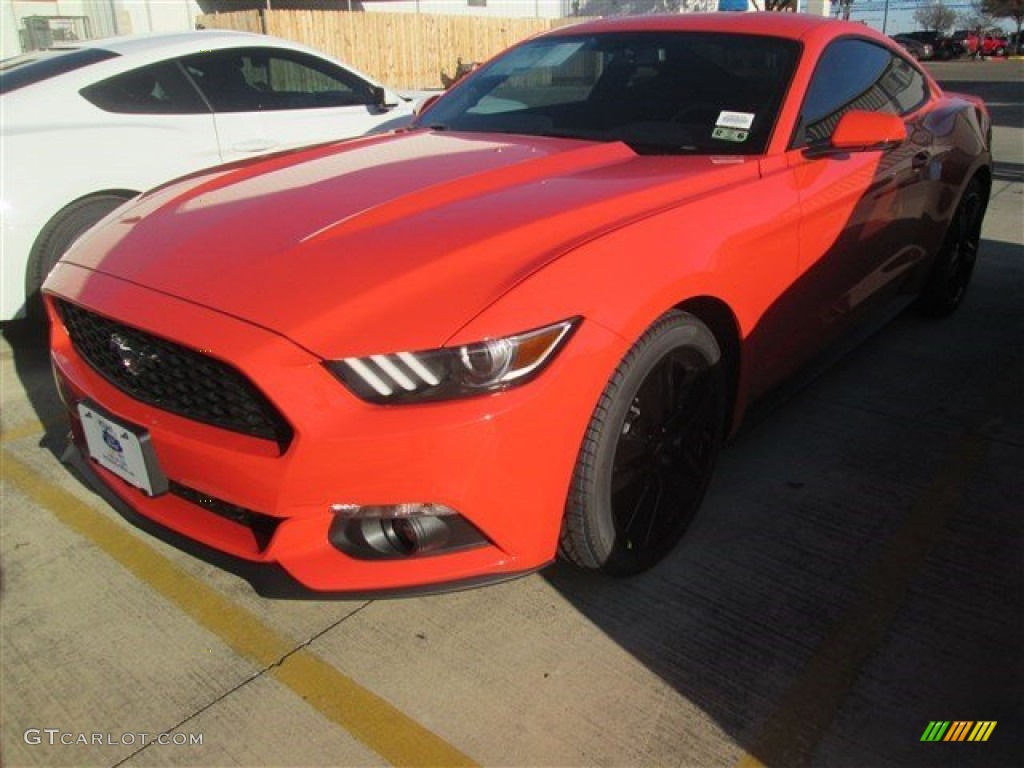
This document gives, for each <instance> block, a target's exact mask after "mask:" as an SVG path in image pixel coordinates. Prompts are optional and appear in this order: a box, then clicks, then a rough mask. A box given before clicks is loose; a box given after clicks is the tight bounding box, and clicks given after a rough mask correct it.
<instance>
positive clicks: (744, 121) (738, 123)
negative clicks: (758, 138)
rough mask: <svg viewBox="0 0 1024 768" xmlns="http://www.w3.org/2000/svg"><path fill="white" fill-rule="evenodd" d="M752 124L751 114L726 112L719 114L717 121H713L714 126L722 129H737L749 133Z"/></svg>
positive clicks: (752, 117) (752, 115) (752, 116)
mask: <svg viewBox="0 0 1024 768" xmlns="http://www.w3.org/2000/svg"><path fill="white" fill-rule="evenodd" d="M753 124H754V114H753V112H729V111H728V110H722V111H721V112H719V113H718V120H716V121H715V125H720V126H722V127H723V128H739V129H741V130H744V131H749V130H750V126H752V125H753Z"/></svg>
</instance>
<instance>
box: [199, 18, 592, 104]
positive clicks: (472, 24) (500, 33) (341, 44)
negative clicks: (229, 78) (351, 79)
mask: <svg viewBox="0 0 1024 768" xmlns="http://www.w3.org/2000/svg"><path fill="white" fill-rule="evenodd" d="M261 15H262V20H261ZM582 20H583V19H571V20H570V19H529V18H527V19H497V18H489V17H481V16H438V15H433V14H418V13H417V14H412V13H358V12H356V13H349V12H347V11H273V10H272V11H262V12H260V11H236V12H232V13H218V14H212V13H211V14H205V15H203V16H200V17H199V19H198V21H199V23H201V24H202V25H203V26H204V27H207V28H211V29H212V28H216V29H238V30H244V31H248V32H261V31H265V32H266V33H267V34H269V35H276V36H277V37H283V38H286V39H288V40H294V41H296V42H299V43H304V44H306V45H309V46H312V47H313V48H317V49H319V50H321V51H324V52H325V53H328V54H330V55H332V56H334V57H336V58H338V59H341V60H342V61H344V62H345V63H346V64H350V65H351V66H353V67H355V68H356V69H359V70H362V71H363V72H365V73H366V74H368V75H370V76H371V77H373V78H374V79H376V80H379V81H380V82H382V83H386V84H387V85H390V86H392V87H394V88H440V87H442V80H441V74H442V73H445V74H446V75H448V76H451V75H454V74H455V70H456V67H457V66H458V61H459V60H460V59H461V60H462V61H463V62H465V63H469V62H473V61H484V60H486V59H489V58H490V57H491V56H493V55H494V54H496V53H498V52H499V51H501V50H503V49H504V48H507V47H508V46H510V45H511V44H513V43H516V42H518V41H520V40H523V39H525V38H527V37H529V36H531V35H535V34H537V33H538V32H543V31H546V30H548V29H552V28H554V27H556V26H562V25H564V24H566V23H567V22H576V21H582ZM264 25H265V29H264Z"/></svg>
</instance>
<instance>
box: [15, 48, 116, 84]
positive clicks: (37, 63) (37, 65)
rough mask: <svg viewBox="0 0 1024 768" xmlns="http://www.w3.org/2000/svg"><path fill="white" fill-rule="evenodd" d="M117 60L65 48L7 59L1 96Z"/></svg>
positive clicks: (107, 53) (99, 50) (106, 54)
mask: <svg viewBox="0 0 1024 768" xmlns="http://www.w3.org/2000/svg"><path fill="white" fill-rule="evenodd" d="M114 56H117V54H116V53H114V52H113V51H107V50H104V49H102V48H61V49H54V50H50V51H32V52H31V53H25V54H22V55H21V56H14V57H13V58H10V59H4V60H3V61H0V93H9V92H10V91H13V90H16V89H18V88H24V87H25V86H26V85H32V84H33V83H38V82H42V81H43V80H48V79H50V78H51V77H56V76H57V75H62V74H64V73H65V72H71V71H72V70H75V69H81V68H82V67H87V66H89V65H90V64H95V63H97V62H99V61H104V60H106V59H112V58H113V57H114Z"/></svg>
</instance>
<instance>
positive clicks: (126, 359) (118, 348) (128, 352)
mask: <svg viewBox="0 0 1024 768" xmlns="http://www.w3.org/2000/svg"><path fill="white" fill-rule="evenodd" d="M109 344H110V348H111V349H112V350H114V352H115V353H116V354H117V356H118V357H120V358H121V366H122V367H123V368H124V369H125V370H126V371H127V372H128V373H130V374H131V375H132V376H138V375H139V374H141V373H142V372H143V371H145V370H148V369H149V368H151V367H152V366H153V364H154V363H156V362H157V361H158V360H159V359H160V358H159V356H158V355H157V354H156V353H155V352H152V351H151V350H150V348H149V347H147V346H146V345H145V344H143V343H141V342H138V341H135V340H133V339H129V338H128V337H127V336H125V335H123V334H120V333H112V334H110V342H109Z"/></svg>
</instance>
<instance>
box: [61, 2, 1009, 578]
mask: <svg viewBox="0 0 1024 768" xmlns="http://www.w3.org/2000/svg"><path fill="white" fill-rule="evenodd" d="M553 84H554V85H553ZM990 134H991V128H990V120H989V116H988V112H987V110H986V108H985V105H984V103H983V102H982V101H981V100H980V99H977V98H972V97H970V96H965V95H961V94H954V93H944V92H943V91H942V89H941V88H940V87H939V86H938V84H936V83H935V82H934V81H933V80H932V79H931V77H930V76H929V75H928V73H927V72H925V71H924V70H923V69H922V68H921V67H920V66H919V65H918V64H916V63H915V62H914V61H913V60H911V59H910V58H909V57H908V56H907V55H906V54H905V52H904V51H903V50H902V49H901V48H900V47H899V46H898V45H897V44H896V43H894V42H892V41H891V40H889V39H888V38H887V37H885V36H883V35H881V34H880V33H877V32H874V31H872V30H870V29H868V28H867V27H865V26H864V25H862V24H854V23H849V22H841V21H833V20H829V19H822V18H815V17H812V16H807V15H801V14H781V13H779V14H776V13H767V14H761V13H751V14H728V13H713V14H683V15H671V16H642V17H636V18H628V17H624V18H615V19H606V20H602V21H592V22H587V23H584V24H580V25H578V26H571V27H563V28H560V29H558V30H556V31H553V32H550V33H547V34H544V35H540V36H537V37H534V38H531V39H530V40H527V41H525V42H523V43H521V44H519V45H517V46H515V47H513V48H512V49H510V50H509V51H507V52H505V53H504V54H502V55H499V56H497V57H496V58H494V59H492V60H490V61H489V62H487V63H485V64H484V65H482V66H481V67H480V68H479V69H477V70H475V71H473V72H471V73H469V74H467V75H466V77H465V78H463V79H462V80H461V81H460V82H458V83H456V84H455V85H454V86H453V87H452V88H451V89H450V90H448V91H447V92H446V93H445V94H444V95H443V96H441V97H440V98H438V99H437V100H436V101H434V102H433V103H432V104H430V105H429V106H427V107H426V108H425V109H424V110H423V111H422V112H421V113H420V115H419V116H418V118H417V119H416V121H415V122H414V124H413V125H412V126H411V127H410V128H409V129H407V130H403V131H399V132H397V133H395V134H392V135H388V136H383V137H372V138H365V139H357V140H355V141H350V142H346V143H343V144H336V145H331V146H324V147H317V148H311V149H304V150H297V151H294V152H292V153H287V154H283V155H279V156H277V157H275V158H274V159H273V160H269V161H266V162H261V163H247V164H244V165H239V166H235V167H233V168H219V169H214V170H212V171H209V172H205V173H200V174H195V175H193V176H191V177H189V178H186V179H180V180H178V181H176V182H173V183H170V184H167V185H164V186H162V187H160V188H159V189H156V190H153V191H151V192H149V193H146V194H144V195H141V196H140V197H138V198H136V199H135V200H134V201H133V202H132V203H130V204H129V205H127V206H125V207H123V208H121V209H120V210H119V211H118V212H117V213H116V214H114V215H113V216H111V217H110V218H108V219H107V220H106V221H105V222H104V223H102V224H101V225H100V226H98V227H96V228H95V229H93V230H92V231H91V232H90V233H89V235H88V236H86V237H84V238H82V240H80V241H79V242H78V243H77V244H75V245H74V246H73V247H72V248H71V249H70V250H69V251H68V252H67V253H66V254H65V255H64V257H63V258H62V259H61V261H60V263H59V264H58V265H57V267H56V268H55V269H54V270H53V271H52V272H51V274H50V276H49V278H48V279H47V281H46V284H45V286H44V293H45V296H46V304H47V308H48V311H49V312H50V317H51V320H52V323H51V349H52V359H53V367H54V372H55V376H56V379H57V382H58V389H59V391H60V393H61V396H62V398H63V400H64V402H65V404H66V406H67V408H68V413H69V417H70V423H71V429H72V434H73V436H74V437H73V440H74V446H75V448H74V450H72V451H71V452H69V454H68V457H69V459H70V460H74V456H75V453H76V451H77V455H78V456H79V462H78V463H79V465H80V466H81V467H83V468H84V472H85V473H86V474H88V475H91V476H92V478H93V482H95V483H96V484H97V485H98V486H99V487H100V488H102V489H104V491H105V492H106V496H107V497H108V498H111V497H113V498H115V499H116V503H117V504H118V505H120V506H121V507H122V508H123V509H125V510H126V511H132V510H133V511H134V512H132V513H131V514H135V513H137V514H138V515H141V516H143V517H145V518H148V519H149V520H150V521H151V522H155V523H156V524H158V525H159V526H163V527H164V528H165V529H169V530H170V531H173V532H176V534H177V535H178V537H177V539H178V541H179V542H180V541H181V538H180V537H185V538H186V539H188V540H190V541H191V542H192V543H193V544H195V545H196V547H197V548H198V549H202V548H204V547H205V548H212V549H213V550H216V551H217V552H218V553H219V554H220V556H221V557H220V561H221V562H225V561H228V560H230V559H232V558H234V560H233V562H236V563H239V564H244V565H245V568H246V569H247V570H249V571H250V573H251V571H252V570H262V572H263V573H264V574H266V575H268V576H276V577H282V576H283V577H285V580H286V581H287V580H290V583H291V585H292V586H293V587H294V586H295V585H296V583H297V584H298V585H299V586H301V587H302V588H303V589H305V590H312V591H320V592H348V593H353V592H354V593H360V592H367V591H375V592H376V591H393V590H416V589H421V590H422V589H437V588H440V587H447V588H453V587H459V586H462V587H464V586H469V585H478V584H481V583H485V582H489V581H494V580H501V579H507V578H510V577H513V576H516V575H521V574H523V573H527V572H530V571H533V570H536V569H538V568H541V567H543V566H545V565H546V564H548V563H549V562H551V561H552V559H553V558H554V557H555V555H556V552H561V554H562V556H563V557H565V558H566V559H567V560H569V561H571V562H573V563H575V564H577V565H578V566H581V567H583V568H587V569H593V570H598V571H603V572H606V573H610V574H617V575H628V574H633V573H637V572H639V571H642V570H644V569H646V568H650V567H651V566H653V565H654V564H655V563H657V562H658V561H659V560H660V559H661V558H663V557H664V556H665V555H667V554H668V552H669V551H670V550H671V549H672V548H673V546H674V545H675V543H676V542H677V541H678V540H679V539H680V537H682V536H683V534H684V533H685V532H686V530H687V528H688V526H689V525H690V524H691V522H692V521H693V520H694V516H695V515H696V514H697V510H698V508H699V506H700V503H701V499H702V497H703V495H704V492H705V489H706V488H707V487H708V483H709V480H710V478H711V475H712V471H713V469H714V466H715V461H716V457H717V455H718V453H719V447H720V445H721V444H722V441H723V438H724V436H725V435H727V434H729V433H731V432H732V431H734V430H735V429H736V428H737V427H738V425H739V424H740V421H741V419H742V415H743V413H744V411H745V409H746V408H747V406H748V404H749V403H750V402H751V401H752V400H753V399H755V398H756V397H758V396H759V395H760V394H763V393H765V392H766V391H769V390H770V388H772V387H773V386H775V385H776V384H777V383H778V382H779V381H780V380H781V379H782V378H783V377H784V376H786V375H787V374H789V373H791V372H793V371H794V370H795V369H796V368H797V367H799V366H800V365H802V364H803V363H805V362H807V361H808V360H809V359H810V358H811V357H812V356H813V355H815V354H817V353H818V352H819V351H821V350H822V349H823V348H824V346H825V345H827V344H828V343H829V342H831V341H834V340H836V339H837V338H839V337H841V336H843V335H844V334H845V333H847V332H848V331H851V330H853V329H854V328H855V327H857V326H858V325H859V324H861V323H862V322H863V321H866V320H868V319H871V318H877V317H878V316H879V313H882V312H886V313H891V312H892V311H894V309H896V308H902V307H905V306H906V305H907V304H908V303H910V302H917V303H918V305H919V306H920V307H921V309H922V310H923V311H925V312H927V313H929V314H932V315H944V314H948V313H950V312H952V311H954V310H955V309H956V308H957V307H958V306H959V305H960V303H961V302H962V300H963V298H964V295H965V292H966V291H967V289H968V285H969V282H970V278H971V274H972V270H973V268H974V264H975V259H976V256H977V254H978V247H979V242H980V232H981V224H982V219H983V217H984V214H985V209H986V205H987V202H988V197H989V189H990V185H991V178H992V175H991V155H990V150H989V139H990ZM942 339H943V336H942V332H941V331H940V330H938V329H937V330H936V343H942ZM129 516H131V515H129ZM205 551H206V552H207V553H209V549H206V550H205Z"/></svg>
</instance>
